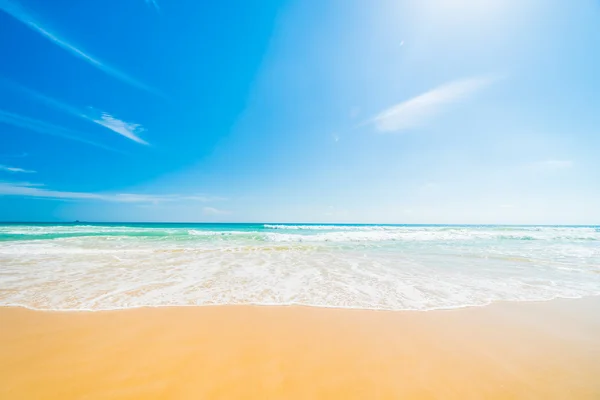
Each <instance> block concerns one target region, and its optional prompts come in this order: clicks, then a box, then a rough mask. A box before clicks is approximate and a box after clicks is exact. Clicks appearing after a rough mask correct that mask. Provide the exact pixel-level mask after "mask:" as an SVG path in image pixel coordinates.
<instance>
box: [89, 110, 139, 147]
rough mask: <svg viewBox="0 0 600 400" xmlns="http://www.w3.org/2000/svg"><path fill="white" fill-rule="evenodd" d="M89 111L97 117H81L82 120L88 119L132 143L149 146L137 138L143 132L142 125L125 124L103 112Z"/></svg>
mask: <svg viewBox="0 0 600 400" xmlns="http://www.w3.org/2000/svg"><path fill="white" fill-rule="evenodd" d="M90 110H91V112H94V113H96V114H97V117H93V116H90V115H83V117H84V118H86V119H89V120H91V121H93V122H94V123H96V124H98V125H102V126H103V127H105V128H108V129H110V130H111V131H113V132H116V133H118V134H119V135H122V136H125V137H126V138H128V139H131V140H133V141H134V142H137V143H140V144H144V145H146V146H147V145H149V143H148V142H146V141H145V140H143V139H142V138H140V137H139V135H140V134H141V133H142V132H144V131H145V129H144V128H143V127H142V125H140V124H135V123H132V122H125V121H123V120H120V119H118V118H115V117H113V116H112V115H110V114H109V113H107V112H104V111H97V110H95V109H93V108H90Z"/></svg>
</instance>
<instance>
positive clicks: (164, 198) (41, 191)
mask: <svg viewBox="0 0 600 400" xmlns="http://www.w3.org/2000/svg"><path fill="white" fill-rule="evenodd" d="M43 186H44V185H40V184H35V183H30V182H0V196H22V197H37V198H46V199H64V200H99V201H108V202H116V203H165V202H180V201H196V202H203V203H205V202H215V201H225V200H226V199H224V198H222V197H216V196H200V195H180V194H135V193H90V192H69V191H59V190H51V189H46V188H45V187H43ZM207 209H208V210H212V211H214V212H216V213H226V212H224V211H220V210H217V209H212V208H211V207H206V208H205V209H204V211H205V212H207Z"/></svg>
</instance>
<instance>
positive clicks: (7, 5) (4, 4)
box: [0, 0, 158, 94]
mask: <svg viewBox="0 0 600 400" xmlns="http://www.w3.org/2000/svg"><path fill="white" fill-rule="evenodd" d="M0 10H3V11H4V12H6V13H7V14H10V15H11V16H12V17H14V18H15V19H17V20H19V21H21V22H22V23H24V24H25V25H27V26H28V27H29V28H31V29H33V30H34V31H36V32H38V33H39V34H41V35H42V36H44V37H45V38H47V39H48V40H50V41H51V42H53V43H54V44H56V45H58V46H60V47H62V48H63V49H65V50H67V51H68V52H70V53H71V54H73V55H75V56H76V57H79V58H81V59H83V60H85V61H87V62H88V63H89V64H91V65H93V66H95V67H97V68H98V69H100V70H102V71H104V72H106V73H107V74H109V75H111V76H113V77H115V78H117V79H119V80H121V81H123V82H126V83H128V84H130V85H132V86H135V87H137V88H140V89H143V90H146V91H148V92H153V93H157V92H156V91H155V90H154V89H152V88H150V87H149V86H147V85H145V84H143V83H141V82H139V81H137V80H136V79H133V78H131V77H130V76H128V75H126V74H125V73H123V72H121V71H119V70H117V69H115V68H113V67H111V66H109V65H107V64H106V63H104V62H102V61H100V60H98V59H97V58H95V57H92V56H91V55H89V54H87V53H86V52H84V51H83V50H81V49H79V48H78V47H76V46H74V45H73V44H71V43H69V42H67V41H66V40H64V39H62V38H60V37H59V36H58V35H56V34H55V33H52V32H50V31H49V30H48V29H47V28H45V27H43V26H42V24H41V23H40V22H39V21H38V20H37V19H36V18H35V17H34V16H33V15H32V14H31V13H30V12H29V11H27V10H26V9H25V8H23V7H22V6H21V5H20V4H18V3H17V2H15V1H13V0H0ZM157 94H158V93H157Z"/></svg>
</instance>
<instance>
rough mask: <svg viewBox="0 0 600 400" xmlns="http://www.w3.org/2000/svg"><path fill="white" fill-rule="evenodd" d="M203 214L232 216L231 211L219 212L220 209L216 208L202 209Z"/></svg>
mask: <svg viewBox="0 0 600 400" xmlns="http://www.w3.org/2000/svg"><path fill="white" fill-rule="evenodd" d="M202 212H204V214H206V215H228V214H231V212H230V211H226V210H219V209H218V208H214V207H204V208H203V209H202Z"/></svg>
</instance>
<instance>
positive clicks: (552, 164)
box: [527, 160, 573, 171]
mask: <svg viewBox="0 0 600 400" xmlns="http://www.w3.org/2000/svg"><path fill="white" fill-rule="evenodd" d="M571 167H573V161H569V160H545V161H537V162H533V163H530V164H528V165H527V168H529V169H531V170H534V171H558V170H563V169H568V168H571Z"/></svg>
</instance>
